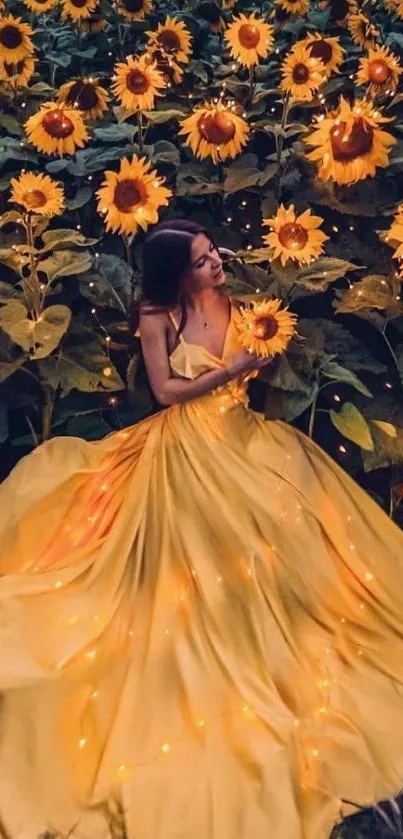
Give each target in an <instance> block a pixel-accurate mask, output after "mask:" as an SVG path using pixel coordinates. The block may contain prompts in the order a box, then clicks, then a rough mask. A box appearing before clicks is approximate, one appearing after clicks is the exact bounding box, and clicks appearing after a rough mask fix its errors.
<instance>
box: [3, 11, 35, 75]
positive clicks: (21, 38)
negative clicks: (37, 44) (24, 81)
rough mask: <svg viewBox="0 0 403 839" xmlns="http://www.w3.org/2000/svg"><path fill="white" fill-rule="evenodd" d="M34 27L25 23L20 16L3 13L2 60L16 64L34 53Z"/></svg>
mask: <svg viewBox="0 0 403 839" xmlns="http://www.w3.org/2000/svg"><path fill="white" fill-rule="evenodd" d="M32 35H33V32H32V29H31V27H30V26H29V24H28V23H23V21H22V20H21V18H20V17H13V16H12V15H2V16H1V17H0V61H7V62H8V63H9V64H16V63H17V62H18V61H21V60H22V59H23V58H26V56H27V55H32V53H33V52H34V45H33V43H32V41H31V36H32Z"/></svg>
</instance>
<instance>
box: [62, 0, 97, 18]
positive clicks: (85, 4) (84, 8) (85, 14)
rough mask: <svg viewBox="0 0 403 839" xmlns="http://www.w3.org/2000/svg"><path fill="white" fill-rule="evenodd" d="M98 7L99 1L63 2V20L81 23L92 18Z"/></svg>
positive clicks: (77, 0)
mask: <svg viewBox="0 0 403 839" xmlns="http://www.w3.org/2000/svg"><path fill="white" fill-rule="evenodd" d="M97 5H98V0H62V14H61V18H62V20H64V21H66V20H72V21H74V23H79V22H80V21H81V20H86V18H89V17H91V15H92V13H93V12H94V11H95V9H96V7H97Z"/></svg>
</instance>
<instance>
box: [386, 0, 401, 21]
mask: <svg viewBox="0 0 403 839" xmlns="http://www.w3.org/2000/svg"><path fill="white" fill-rule="evenodd" d="M384 3H385V8H386V10H387V11H388V12H389V13H390V14H391V15H393V14H395V15H396V16H397V17H398V18H400V20H401V19H402V18H403V0H384Z"/></svg>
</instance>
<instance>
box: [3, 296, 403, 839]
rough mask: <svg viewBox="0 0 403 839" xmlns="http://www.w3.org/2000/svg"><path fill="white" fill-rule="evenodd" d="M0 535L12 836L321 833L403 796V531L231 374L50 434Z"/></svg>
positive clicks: (16, 483)
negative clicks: (111, 427)
mask: <svg viewBox="0 0 403 839" xmlns="http://www.w3.org/2000/svg"><path fill="white" fill-rule="evenodd" d="M232 312H233V314H232V318H231V322H230V325H229V328H228V332H227V336H226V340H225V347H224V353H223V358H222V359H218V358H216V357H215V356H213V355H211V354H210V353H209V352H207V351H206V350H204V349H202V348H201V347H199V346H195V345H191V344H186V343H185V341H184V340H183V338H182V339H181V340H180V343H179V344H178V346H177V348H176V349H175V351H174V352H173V354H172V356H171V359H170V362H171V367H172V370H173V372H174V373H175V374H177V375H179V376H185V377H188V378H193V377H195V376H197V375H199V374H201V373H203V372H204V371H206V370H210V369H213V368H217V367H219V366H221V365H222V364H223V363H224V361H225V359H226V358H227V357H228V356H229V355H230V354H231V353H233V352H234V351H235V349H236V348H237V346H238V345H237V317H236V309H235V306H234V305H233V307H232ZM0 545H1V553H0V557H1V562H0V573H1V577H0V690H1V692H2V702H1V705H0V710H1V713H0V823H1V825H2V827H3V828H4V830H5V831H6V832H7V835H8V836H10V837H12V839H36V837H37V836H39V834H41V833H44V832H45V830H51V831H56V830H58V831H60V832H62V833H63V834H67V833H68V831H69V830H72V829H73V828H74V833H73V835H74V836H78V837H79V839H97V837H106V836H110V835H113V836H120V837H121V836H124V835H125V836H127V837H129V839H264V837H270V839H328V837H329V835H330V832H331V830H332V827H333V825H334V823H335V822H336V821H338V819H339V817H340V815H342V814H346V813H348V812H351V811H353V810H354V807H355V806H356V805H360V806H363V805H369V804H372V803H375V802H376V801H379V800H380V799H383V798H385V797H388V796H392V795H395V794H397V793H398V792H399V790H400V788H401V787H402V781H403V686H402V685H403V585H402V570H403V533H402V532H401V531H400V530H399V529H398V527H396V526H395V525H394V524H393V523H392V522H391V521H390V520H389V519H388V517H387V516H386V515H385V513H384V512H383V511H382V510H381V509H380V508H379V507H378V505H377V504H376V503H375V502H374V501H373V500H372V499H371V498H369V497H368V496H367V495H366V494H365V492H364V491H363V490H362V489H361V488H360V487H359V486H357V485H356V483H355V482H354V481H353V480H352V479H351V478H350V477H349V476H348V475H347V474H345V473H344V471H342V469H341V468H340V467H339V466H338V465H337V464H336V463H335V462H333V460H332V459H331V458H330V457H329V456H328V455H327V454H326V453H325V452H323V451H322V450H321V449H320V448H319V447H318V446H317V445H315V444H314V443H313V442H312V441H310V440H309V439H308V438H307V437H305V436H304V435H303V434H301V433H300V432H298V431H297V430H295V429H294V428H292V427H289V426H288V425H286V424H284V423H282V422H266V421H265V420H264V419H263V417H262V416H261V415H259V414H257V413H255V412H253V411H251V410H249V409H248V405H247V395H246V385H245V383H244V382H242V381H237V382H232V383H230V384H228V385H227V386H225V387H223V388H221V389H219V390H218V391H215V392H213V393H212V394H208V395H205V396H203V397H201V398H199V399H197V400H195V401H192V402H188V403H186V404H183V405H174V406H172V407H169V408H167V409H165V410H163V411H162V412H161V413H159V414H157V415H156V416H152V417H150V418H147V419H145V420H144V421H142V422H140V423H139V424H137V425H134V426H133V427H130V428H127V429H125V430H123V431H118V432H116V433H113V434H111V435H110V436H108V437H107V438H106V439H104V440H102V441H100V442H95V443H94V442H86V441H84V440H80V439H76V438H55V439H52V440H50V441H49V442H46V443H45V444H43V445H42V446H40V447H39V448H38V449H37V450H36V451H34V452H33V453H32V454H30V455H29V456H27V457H25V458H24V459H23V460H22V461H21V462H20V463H19V464H18V465H17V466H16V467H15V468H14V470H13V472H12V473H11V475H10V476H9V477H8V478H7V479H6V480H5V481H4V483H3V485H2V486H1V488H0ZM4 835H5V834H4Z"/></svg>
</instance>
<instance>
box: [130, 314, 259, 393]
mask: <svg viewBox="0 0 403 839" xmlns="http://www.w3.org/2000/svg"><path fill="white" fill-rule="evenodd" d="M140 338H141V346H142V350H143V356H144V363H145V366H146V370H147V376H148V380H149V383H150V387H151V390H152V392H153V394H154V396H155V398H156V399H157V401H158V402H159V403H160V405H164V406H168V405H175V404H177V403H181V402H189V401H190V400H192V399H196V398H197V397H198V396H203V394H205V393H208V392H209V391H212V390H214V389H215V388H216V387H220V386H221V385H224V384H226V383H227V382H229V381H230V380H231V379H233V378H235V377H236V376H239V375H241V374H242V373H244V372H248V371H250V370H253V369H259V368H260V367H264V366H265V365H266V364H267V360H266V359H264V360H263V361H262V360H261V359H258V358H257V357H256V356H251V355H250V353H246V352H243V351H242V352H241V353H239V354H238V355H237V356H235V357H234V359H232V360H231V363H230V365H229V366H225V367H221V368H219V369H218V370H209V371H208V372H207V373H202V374H201V375H200V376H198V377H197V378H196V379H193V380H189V379H184V378H183V379H182V378H177V377H175V376H172V373H171V368H170V366H169V358H168V351H167V316H166V313H165V312H164V313H161V314H160V313H158V314H140Z"/></svg>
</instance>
